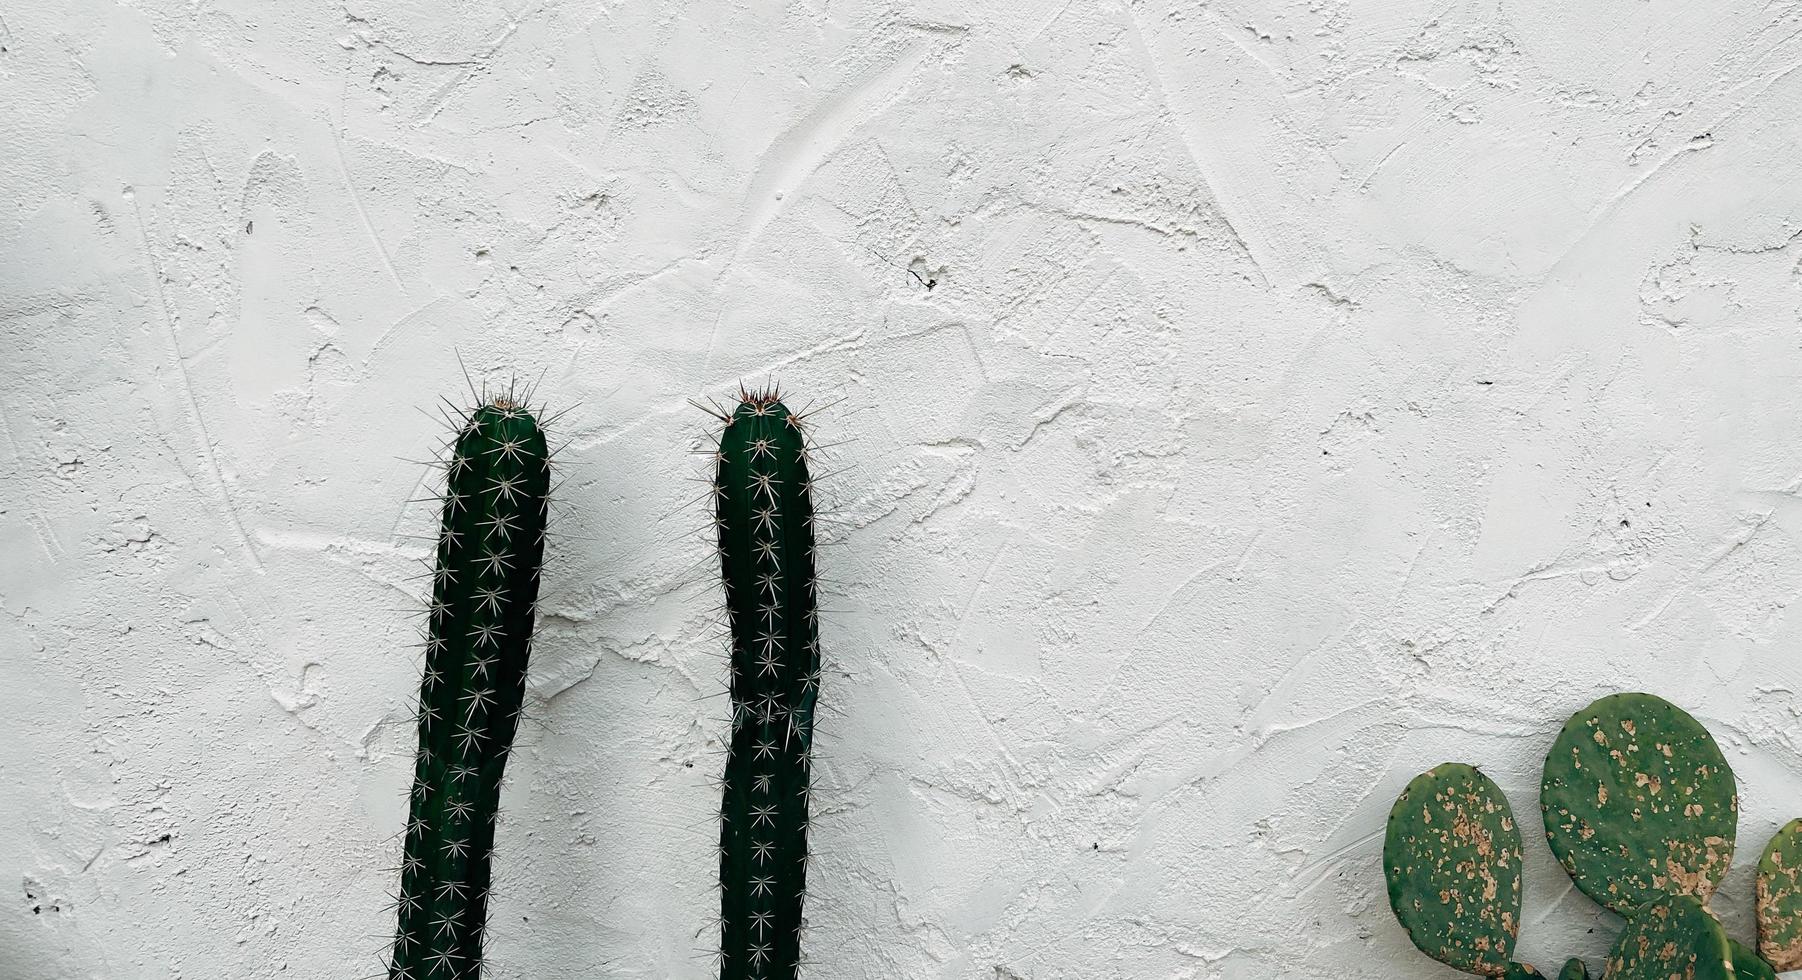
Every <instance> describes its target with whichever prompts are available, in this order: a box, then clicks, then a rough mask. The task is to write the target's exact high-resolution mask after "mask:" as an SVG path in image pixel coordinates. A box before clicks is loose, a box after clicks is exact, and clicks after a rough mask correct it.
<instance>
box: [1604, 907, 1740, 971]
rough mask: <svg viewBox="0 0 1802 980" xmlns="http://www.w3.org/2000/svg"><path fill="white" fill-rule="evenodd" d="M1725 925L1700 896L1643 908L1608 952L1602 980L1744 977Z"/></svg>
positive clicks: (1629, 922)
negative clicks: (1710, 911) (1716, 919)
mask: <svg viewBox="0 0 1802 980" xmlns="http://www.w3.org/2000/svg"><path fill="white" fill-rule="evenodd" d="M1739 976H1740V974H1738V973H1737V972H1736V971H1735V970H1734V968H1733V951H1732V948H1731V947H1730V945H1729V944H1728V942H1727V934H1726V933H1725V932H1723V931H1721V924H1720V923H1719V922H1716V921H1715V918H1714V916H1712V915H1710V914H1709V913H1708V910H1707V909H1705V908H1703V907H1702V902H1701V901H1700V900H1699V899H1697V898H1696V897H1695V896H1694V895H1666V896H1664V897H1662V898H1659V899H1658V900H1657V901H1654V902H1650V903H1648V904H1646V905H1645V906H1644V907H1642V908H1641V909H1640V910H1639V911H1638V912H1637V913H1635V914H1634V915H1633V917H1632V918H1631V919H1630V920H1629V921H1628V922H1627V929H1626V931H1625V932H1623V933H1621V935H1620V938H1619V939H1616V940H1615V941H1614V948H1613V949H1612V950H1609V952H1608V969H1607V970H1605V971H1604V972H1603V973H1602V980H1738V978H1739Z"/></svg>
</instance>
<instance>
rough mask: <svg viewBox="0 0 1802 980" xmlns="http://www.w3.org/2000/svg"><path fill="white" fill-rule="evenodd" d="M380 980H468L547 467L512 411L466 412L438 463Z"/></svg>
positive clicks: (518, 698) (515, 698)
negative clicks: (393, 915)
mask: <svg viewBox="0 0 1802 980" xmlns="http://www.w3.org/2000/svg"><path fill="white" fill-rule="evenodd" d="M445 468H446V471H447V483H446V488H445V493H444V498H443V503H444V511H443V521H442V524H441V526H440V532H439V537H438V550H437V564H436V569H435V571H434V574H433V588H432V604H431V609H430V612H429V621H428V624H427V632H426V655H425V668H424V671H423V677H422V680H421V682H420V688H419V706H418V726H419V754H418V757H417V759H416V761H415V765H414V770H413V791H412V795H411V797H410V800H411V810H410V813H409V816H408V820H407V827H406V842H405V845H404V851H403V856H402V859H401V876H400V895H399V898H398V900H397V904H398V906H399V909H398V912H399V915H398V918H399V925H398V928H397V931H396V933H395V939H394V945H393V947H392V949H391V951H390V954H389V965H388V977H389V980H478V978H479V977H480V976H481V973H482V930H483V927H484V925H485V924H486V920H487V903H488V887H489V876H490V866H489V865H490V852H491V850H492V848H493V845H494V824H495V818H496V816H497V815H498V813H499V807H500V792H501V777H502V774H503V771H504V770H505V768H506V764H507V751H508V748H509V747H510V746H511V744H512V742H513V734H514V730H515V729H516V728H517V726H518V721H519V712H520V707H521V705H522V703H523V702H524V698H525V678H526V660H527V657H528V655H529V653H530V650H531V641H532V624H533V607H534V605H535V604H536V602H537V600H538V579H539V569H540V566H541V564H542V559H543V556H544V529H545V520H546V503H547V499H548V495H549V484H550V465H549V459H548V455H547V453H546V451H545V440H544V433H543V432H541V431H540V430H539V428H538V423H537V422H536V421H535V420H534V419H533V418H532V415H531V414H530V413H529V412H527V411H526V410H525V409H524V408H522V407H520V406H518V405H516V404H514V403H513V402H512V401H511V400H509V399H495V400H492V401H490V402H488V403H487V404H484V405H482V406H481V407H479V408H477V409H476V410H475V411H473V412H471V413H469V415H468V416H467V417H465V418H464V419H463V420H462V424H461V429H460V431H459V432H458V434H457V437H456V441H455V443H454V444H453V448H452V450H451V455H450V458H449V459H448V461H447V463H446V467H445Z"/></svg>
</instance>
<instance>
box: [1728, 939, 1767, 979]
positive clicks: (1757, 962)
mask: <svg viewBox="0 0 1802 980" xmlns="http://www.w3.org/2000/svg"><path fill="white" fill-rule="evenodd" d="M1727 946H1728V947H1729V948H1730V949H1732V950H1733V970H1734V972H1735V973H1736V974H1738V976H1739V978H1740V980H1777V971H1776V970H1773V969H1771V964H1769V963H1766V962H1765V961H1764V958H1763V957H1761V956H1759V955H1758V954H1757V953H1754V952H1752V951H1751V950H1750V949H1748V948H1746V947H1745V946H1743V945H1741V944H1740V941H1739V940H1737V939H1732V938H1729V939H1728V940H1727Z"/></svg>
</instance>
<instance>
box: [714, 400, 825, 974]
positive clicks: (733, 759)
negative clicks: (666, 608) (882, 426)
mask: <svg viewBox="0 0 1802 980" xmlns="http://www.w3.org/2000/svg"><path fill="white" fill-rule="evenodd" d="M716 462H717V464H718V468H717V472H716V475H715V479H714V484H713V495H714V507H715V517H714V522H715V527H716V530H717V532H718V540H719V559H720V576H721V580H722V581H723V582H724V585H725V592H726V610H727V616H728V620H729V626H730V627H731V637H732V651H731V670H730V684H731V697H732V722H731V725H732V733H731V743H730V747H729V749H728V754H727V760H726V774H725V780H724V789H723V792H722V796H723V800H722V803H721V808H720V818H721V819H720V920H721V922H720V934H721V935H720V940H721V946H720V952H719V960H720V977H721V978H722V980H791V978H793V977H795V976H796V975H797V973H798V971H799V963H800V958H801V928H802V905H803V902H804V900H805V897H806V889H807V806H808V792H809V769H808V760H809V752H810V750H811V748H812V744H813V725H814V704H815V701H816V699H817V698H818V697H819V685H820V645H819V620H818V614H817V611H816V605H815V583H814V515H813V503H812V485H811V481H810V478H809V476H808V472H807V441H806V438H805V434H804V433H803V431H802V420H801V417H800V416H798V415H796V414H794V413H793V412H791V411H789V409H788V407H787V406H785V405H783V404H782V402H781V400H780V398H779V396H778V394H777V393H776V392H774V391H769V392H761V393H750V392H743V393H741V397H740V399H739V404H738V405H737V407H736V408H735V409H734V410H733V411H732V413H731V415H730V416H729V417H727V419H726V424H725V428H724V430H722V431H721V433H720V436H719V450H718V454H717V456H716Z"/></svg>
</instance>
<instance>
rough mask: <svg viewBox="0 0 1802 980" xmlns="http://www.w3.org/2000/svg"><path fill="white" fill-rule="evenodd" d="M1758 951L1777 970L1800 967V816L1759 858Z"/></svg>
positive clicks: (1779, 834)
mask: <svg viewBox="0 0 1802 980" xmlns="http://www.w3.org/2000/svg"><path fill="white" fill-rule="evenodd" d="M1758 952H1759V955H1761V956H1763V957H1764V958H1765V959H1766V960H1768V961H1770V964H1771V966H1773V967H1775V968H1776V969H1778V970H1802V819H1799V820H1791V821H1790V822H1789V823H1787V824H1784V825H1783V829H1782V830H1779V831H1777V836H1775V837H1772V838H1771V843H1770V844H1769V845H1768V846H1766V847H1765V849H1764V856H1763V857H1762V858H1760V859H1759V860H1758Z"/></svg>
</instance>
